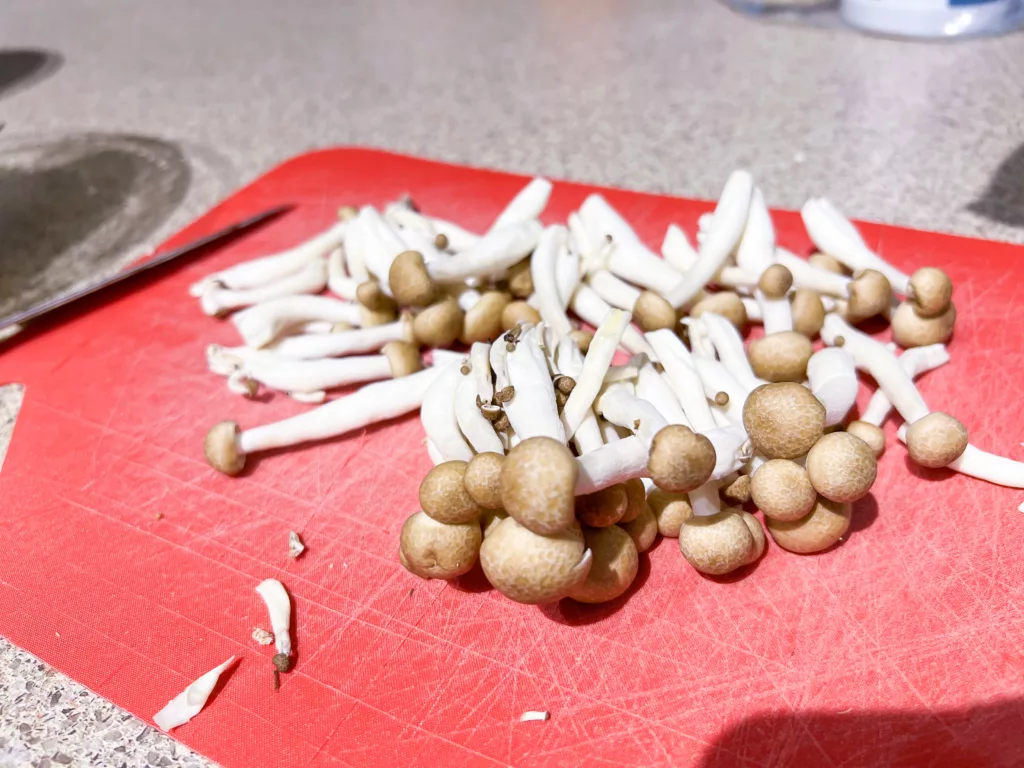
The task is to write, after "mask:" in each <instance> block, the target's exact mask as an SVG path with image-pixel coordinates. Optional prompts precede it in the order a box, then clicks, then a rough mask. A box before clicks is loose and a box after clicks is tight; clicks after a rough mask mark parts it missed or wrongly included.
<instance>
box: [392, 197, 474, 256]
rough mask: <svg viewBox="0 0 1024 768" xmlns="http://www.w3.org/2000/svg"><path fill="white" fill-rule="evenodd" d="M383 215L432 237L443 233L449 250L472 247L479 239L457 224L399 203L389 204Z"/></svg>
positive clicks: (401, 225) (461, 249)
mask: <svg viewBox="0 0 1024 768" xmlns="http://www.w3.org/2000/svg"><path fill="white" fill-rule="evenodd" d="M384 216H385V218H386V219H387V220H388V221H390V222H391V223H392V224H395V225H397V226H399V227H401V228H402V229H415V230H417V231H418V232H420V233H422V234H424V235H426V236H428V237H432V238H433V237H436V236H437V235H444V236H445V238H446V239H447V240H448V250H451V251H455V252H458V251H464V250H466V249H467V248H472V247H473V246H474V245H476V244H477V243H478V242H479V240H480V235H478V234H475V233H473V232H470V231H469V230H467V229H464V228H463V227H460V226H459V225H458V224H454V223H452V222H450V221H446V220H444V219H438V218H436V217H433V216H425V215H423V214H422V213H420V212H418V211H414V210H412V209H411V208H410V207H409V206H407V205H402V204H401V203H393V204H391V205H389V206H388V207H387V209H386V210H385V213H384Z"/></svg>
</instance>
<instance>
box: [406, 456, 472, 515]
mask: <svg viewBox="0 0 1024 768" xmlns="http://www.w3.org/2000/svg"><path fill="white" fill-rule="evenodd" d="M466 466H467V465H466V462H464V461H446V462H444V463H442V464H438V465H437V466H436V467H433V468H431V470H430V471H429V472H427V474H426V476H424V478H423V481H422V482H421V483H420V506H421V507H422V508H423V511H424V512H425V513H426V514H428V515H430V517H432V518H433V519H435V520H437V522H439V523H447V524H449V525H453V524H455V523H468V522H469V521H470V520H476V519H477V518H478V517H479V516H480V513H481V512H482V511H483V509H482V508H481V507H480V505H479V504H477V503H476V501H475V500H474V499H473V497H472V496H470V495H469V492H468V491H467V490H466V485H465V482H464V479H465V476H466Z"/></svg>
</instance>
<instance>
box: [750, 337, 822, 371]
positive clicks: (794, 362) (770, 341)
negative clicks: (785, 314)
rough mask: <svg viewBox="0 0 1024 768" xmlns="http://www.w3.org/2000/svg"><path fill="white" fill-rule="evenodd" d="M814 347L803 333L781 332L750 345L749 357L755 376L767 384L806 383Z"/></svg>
mask: <svg viewBox="0 0 1024 768" xmlns="http://www.w3.org/2000/svg"><path fill="white" fill-rule="evenodd" d="M813 354H814V345H813V344H811V340H810V339H809V338H807V337H806V336H804V335H803V334H802V333H797V332H796V331H780V332H778V333H770V334H768V335H767V336H764V337H763V338H760V339H756V340H755V341H752V342H750V347H749V349H748V350H747V357H748V358H749V359H750V367H751V368H753V369H754V374H755V375H756V376H757V377H758V378H761V379H764V380H765V381H773V382H779V381H803V380H804V379H806V378H807V361H808V360H810V359H811V355H813Z"/></svg>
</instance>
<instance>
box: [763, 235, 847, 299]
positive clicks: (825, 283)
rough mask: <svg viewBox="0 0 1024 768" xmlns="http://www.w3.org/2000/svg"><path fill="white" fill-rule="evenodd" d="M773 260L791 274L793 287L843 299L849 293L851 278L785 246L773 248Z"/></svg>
mask: <svg viewBox="0 0 1024 768" xmlns="http://www.w3.org/2000/svg"><path fill="white" fill-rule="evenodd" d="M775 260H776V261H777V262H778V263H779V264H781V265H782V266H784V267H785V268H786V269H788V270H789V273H790V274H791V275H793V287H794V288H806V289H807V290H810V291H817V292H818V293H822V294H826V295H828V296H835V297H837V298H840V299H845V298H847V297H848V296H849V295H850V282H851V281H852V279H851V278H849V277H847V276H846V275H839V274H836V273H835V272H829V271H828V270H827V269H821V268H820V267H816V266H814V265H813V264H811V263H810V262H809V261H807V260H805V259H801V258H800V257H799V256H797V255H796V254H795V253H792V252H790V251H787V250H786V249H785V248H779V247H776V248H775Z"/></svg>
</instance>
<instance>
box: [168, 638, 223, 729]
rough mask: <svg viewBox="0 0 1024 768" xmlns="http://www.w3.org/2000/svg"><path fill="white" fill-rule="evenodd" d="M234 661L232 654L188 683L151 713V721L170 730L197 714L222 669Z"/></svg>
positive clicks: (215, 685)
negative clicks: (158, 709) (186, 686)
mask: <svg viewBox="0 0 1024 768" xmlns="http://www.w3.org/2000/svg"><path fill="white" fill-rule="evenodd" d="M234 662H235V657H234V656H232V657H231V658H230V659H228V660H227V661H225V662H224V663H223V664H219V665H217V666H216V667H214V668H213V669H211V670H210V671H209V672H207V673H206V674H205V675H202V676H201V677H200V678H199V679H197V680H195V681H194V682H193V683H192V684H191V685H189V686H188V688H186V689H185V690H184V691H182V692H181V693H179V694H178V695H177V696H175V697H174V698H173V699H171V700H170V701H169V702H167V705H166V706H165V707H164V708H163V709H161V710H160V711H159V712H157V713H156V714H155V715H153V722H154V723H155V724H156V727H157V728H159V729H160V730H161V731H165V732H166V731H170V730H171V729H172V728H177V727H178V726H179V725H184V724H185V723H187V722H188V721H189V720H191V719H192V718H193V717H195V716H196V715H198V714H199V713H200V712H201V711H202V709H203V707H204V706H206V701H207V699H209V698H210V694H211V693H213V689H214V688H216V687H217V681H218V680H220V676H221V675H222V674H223V673H224V670H226V669H227V668H228V667H230V666H231V665H232V664H233V663H234Z"/></svg>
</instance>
